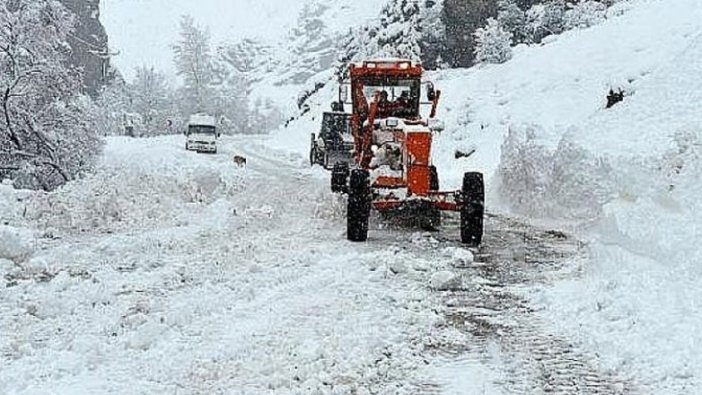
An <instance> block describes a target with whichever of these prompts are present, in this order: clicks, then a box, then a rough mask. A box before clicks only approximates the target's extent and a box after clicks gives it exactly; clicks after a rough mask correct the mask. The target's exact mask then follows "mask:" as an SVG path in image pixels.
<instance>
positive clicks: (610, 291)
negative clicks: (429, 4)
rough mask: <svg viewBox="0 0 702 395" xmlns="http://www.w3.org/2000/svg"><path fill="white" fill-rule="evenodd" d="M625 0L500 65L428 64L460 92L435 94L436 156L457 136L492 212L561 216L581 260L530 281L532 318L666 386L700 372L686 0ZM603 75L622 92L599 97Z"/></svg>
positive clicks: (655, 385) (697, 41)
mask: <svg viewBox="0 0 702 395" xmlns="http://www.w3.org/2000/svg"><path fill="white" fill-rule="evenodd" d="M630 4H631V9H630V10H629V11H628V12H627V13H625V14H623V15H621V16H619V17H617V18H611V19H608V20H607V21H606V22H605V23H604V24H602V25H599V26H596V27H593V28H591V29H587V30H578V31H573V32H568V33H565V34H563V35H562V36H559V37H557V38H554V39H553V40H550V41H549V43H547V44H546V45H545V46H543V47H540V48H517V49H516V51H515V57H514V59H512V60H511V61H510V62H508V63H506V64H503V65H499V66H490V67H485V68H482V69H480V70H475V71H468V72H463V73H460V72H457V71H453V72H446V73H444V74H442V75H441V76H440V78H441V79H445V80H447V81H450V82H451V83H452V84H458V83H464V84H465V85H464V86H466V90H467V91H468V92H472V95H471V96H472V97H471V98H470V99H469V102H468V103H467V104H465V105H463V107H461V106H460V105H459V107H458V109H459V111H456V107H455V106H456V104H457V103H461V101H459V100H458V99H457V96H456V95H455V93H453V92H452V91H446V92H445V95H444V97H445V98H446V99H447V101H449V111H448V112H447V113H445V115H446V117H447V124H448V125H452V126H449V127H448V128H447V133H445V134H444V135H443V136H442V137H441V140H440V141H439V142H438V146H439V150H438V153H439V159H438V160H439V162H443V163H444V164H445V167H450V163H451V162H452V159H451V158H450V156H449V155H450V152H451V151H452V150H453V149H454V148H453V147H454V146H457V145H460V144H465V140H472V142H473V143H475V144H476V145H477V146H478V151H477V152H476V154H475V155H474V156H473V157H472V158H471V159H470V160H472V163H473V164H475V165H478V166H480V167H482V168H483V169H484V170H485V171H487V172H488V174H495V175H496V176H497V177H493V179H492V180H491V181H488V188H489V189H492V195H491V196H492V201H491V202H490V203H491V207H493V210H494V207H500V208H501V209H505V210H509V211H512V212H516V213H519V214H523V215H527V216H529V217H531V218H533V219H534V220H537V221H541V222H543V221H548V220H558V221H559V224H561V225H563V224H564V222H563V221H564V220H567V221H568V222H565V226H569V227H571V228H573V229H575V230H577V231H578V232H579V237H580V238H581V239H582V240H583V241H586V242H588V243H589V249H590V254H591V258H592V259H591V261H589V262H586V263H582V264H579V267H578V268H577V269H578V270H576V272H578V273H581V277H579V278H577V279H576V280H573V281H564V282H558V283H556V284H555V285H553V286H545V287H544V288H543V289H542V290H541V292H537V293H536V294H534V295H532V296H533V299H534V300H535V301H536V302H537V303H538V304H539V305H540V308H542V309H543V312H542V314H543V316H544V318H545V319H547V320H549V321H551V322H552V323H553V325H554V326H556V327H557V328H558V329H559V330H560V331H562V332H564V333H566V334H567V335H568V337H570V338H572V339H575V340H576V343H578V344H579V345H581V346H583V347H586V348H587V349H588V350H590V351H591V352H593V353H596V354H597V355H599V356H600V358H601V359H602V362H603V363H604V364H605V365H606V366H607V367H608V368H610V369H612V370H613V371H620V372H630V374H631V375H632V376H634V377H635V378H636V380H637V382H639V383H640V385H641V386H642V388H643V389H644V391H650V392H655V393H681V392H688V391H690V390H691V389H693V388H700V386H701V385H702V376H700V375H699V374H698V373H697V372H696V370H695V369H694V367H696V366H702V359H701V358H700V356H699V354H698V353H695V352H693V351H690V350H692V349H695V346H694V345H696V344H700V343H702V337H701V336H702V335H700V333H699V330H698V328H699V327H700V324H701V323H702V314H701V313H700V312H701V311H702V310H701V309H700V305H699V302H698V301H699V300H702V293H701V292H700V287H699V286H698V285H697V283H699V280H700V279H701V278H702V270H701V269H700V265H699V262H700V261H701V260H702V254H701V253H700V249H699V245H700V243H702V234H700V232H699V230H698V229H699V224H700V223H702V205H701V204H700V203H699V196H700V193H701V192H702V190H701V189H700V181H702V161H701V160H700V159H701V158H700V146H701V139H700V136H701V134H702V130H701V129H700V127H699V120H700V119H702V112H700V110H699V106H698V105H697V103H699V102H701V101H702V78H701V76H702V64H701V63H700V62H699V59H700V57H702V34H701V33H700V32H702V24H701V23H700V21H702V4H701V3H699V2H697V1H692V0H683V1H678V2H675V3H674V4H673V3H669V2H664V1H635V2H631V3H630ZM612 37H617V40H613V39H612ZM553 65H558V67H557V68H554V67H553ZM439 85H445V82H444V83H439ZM610 88H613V89H615V90H617V89H619V88H622V89H623V90H624V91H625V93H626V94H625V97H624V100H623V102H621V103H618V104H616V105H615V106H614V107H612V108H610V109H605V101H604V99H605V96H606V93H607V91H608V90H609V89H610ZM463 101H464V102H465V99H464V100H463ZM503 136H504V139H503V138H502V137H503ZM494 158H501V162H496V161H495V160H494ZM439 168H441V166H439ZM454 168H455V167H454ZM498 203H499V205H498Z"/></svg>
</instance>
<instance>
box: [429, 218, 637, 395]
mask: <svg viewBox="0 0 702 395" xmlns="http://www.w3.org/2000/svg"><path fill="white" fill-rule="evenodd" d="M486 224H487V229H486V235H485V242H484V244H483V246H482V248H481V249H480V251H479V253H478V254H477V256H476V258H477V260H478V261H480V263H481V264H480V265H474V266H473V267H470V268H467V269H465V272H464V275H465V276H466V277H467V278H468V279H469V284H468V286H467V287H465V288H466V289H464V290H457V291H453V292H448V293H446V294H445V295H444V301H445V306H444V307H445V309H446V310H445V311H446V315H447V318H448V320H449V322H450V323H451V325H453V326H454V327H456V328H459V329H461V330H462V331H464V332H467V333H468V334H469V335H470V339H471V341H472V342H474V344H469V345H466V346H465V349H463V350H453V351H454V352H456V351H459V352H461V353H466V354H468V355H469V356H471V357H472V358H475V359H476V360H478V362H480V363H483V364H487V365H494V364H495V362H496V359H497V360H499V362H498V363H497V364H498V365H502V366H503V367H502V369H503V372H502V377H501V378H499V379H498V383H496V384H498V385H499V386H500V387H502V388H504V390H505V391H506V392H507V393H547V394H575V393H577V394H628V393H634V392H637V388H636V386H635V384H634V383H633V382H632V381H631V380H630V379H628V378H626V377H621V376H620V375H618V374H617V372H609V371H605V370H603V369H602V368H601V367H600V366H599V364H598V361H597V358H596V356H593V355H588V354H587V353H585V352H584V351H582V350H580V349H578V348H577V346H576V345H574V344H572V343H570V342H569V341H568V339H565V338H562V337H560V336H558V335H556V334H553V333H550V332H549V330H548V329H547V328H546V327H545V324H544V323H543V322H542V321H541V319H540V318H539V317H537V315H536V312H535V311H534V310H533V309H532V308H531V307H530V305H529V303H528V301H527V300H526V299H525V298H524V297H523V296H521V295H522V294H523V292H524V290H526V289H527V288H528V287H529V285H533V284H536V283H547V282H549V281H552V280H553V279H554V278H556V277H561V276H569V275H572V273H570V270H571V269H572V266H573V265H574V263H573V262H574V261H577V260H578V259H581V258H583V256H582V255H583V254H584V251H583V246H582V245H581V244H580V243H579V242H578V241H577V240H573V239H571V238H570V237H569V236H567V235H565V234H563V233H561V232H556V231H548V230H542V229H536V228H533V227H530V226H528V225H525V224H523V223H521V222H519V221H517V220H514V219H510V218H506V217H502V216H490V218H489V219H488V221H487V223H486ZM453 226H456V225H455V222H454V225H453ZM442 241H443V242H444V243H448V244H453V243H454V241H453V240H451V239H448V240H447V239H444V240H442Z"/></svg>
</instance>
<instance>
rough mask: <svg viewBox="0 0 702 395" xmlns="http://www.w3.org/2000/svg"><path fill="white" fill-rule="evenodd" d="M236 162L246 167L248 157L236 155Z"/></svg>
mask: <svg viewBox="0 0 702 395" xmlns="http://www.w3.org/2000/svg"><path fill="white" fill-rule="evenodd" d="M234 164H235V165H237V166H239V167H246V158H245V157H243V156H239V155H234Z"/></svg>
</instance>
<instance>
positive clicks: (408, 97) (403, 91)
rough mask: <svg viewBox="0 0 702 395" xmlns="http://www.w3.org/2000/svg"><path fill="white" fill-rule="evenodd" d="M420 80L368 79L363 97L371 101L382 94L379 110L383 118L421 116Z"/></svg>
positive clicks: (365, 82)
mask: <svg viewBox="0 0 702 395" xmlns="http://www.w3.org/2000/svg"><path fill="white" fill-rule="evenodd" d="M419 88H420V81H419V80H418V79H389V78H368V79H365V80H364V81H363V95H364V96H365V97H366V100H368V101H371V100H372V99H373V97H374V96H375V94H376V92H379V93H380V98H379V110H380V112H381V116H382V117H400V118H402V117H415V116H419Z"/></svg>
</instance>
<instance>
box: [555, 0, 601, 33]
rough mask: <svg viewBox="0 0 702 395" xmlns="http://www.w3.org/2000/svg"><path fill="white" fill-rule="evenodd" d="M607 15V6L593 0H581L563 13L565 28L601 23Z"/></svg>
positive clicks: (584, 26)
mask: <svg viewBox="0 0 702 395" xmlns="http://www.w3.org/2000/svg"><path fill="white" fill-rule="evenodd" d="M606 15H607V6H606V5H605V4H604V3H601V2H599V1H593V0H581V1H580V2H578V3H577V4H574V5H573V6H572V7H571V8H570V9H569V10H568V11H566V13H565V21H564V24H565V28H566V29H575V28H587V27H590V26H594V25H597V24H599V23H602V22H603V21H604V20H605V17H606Z"/></svg>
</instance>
